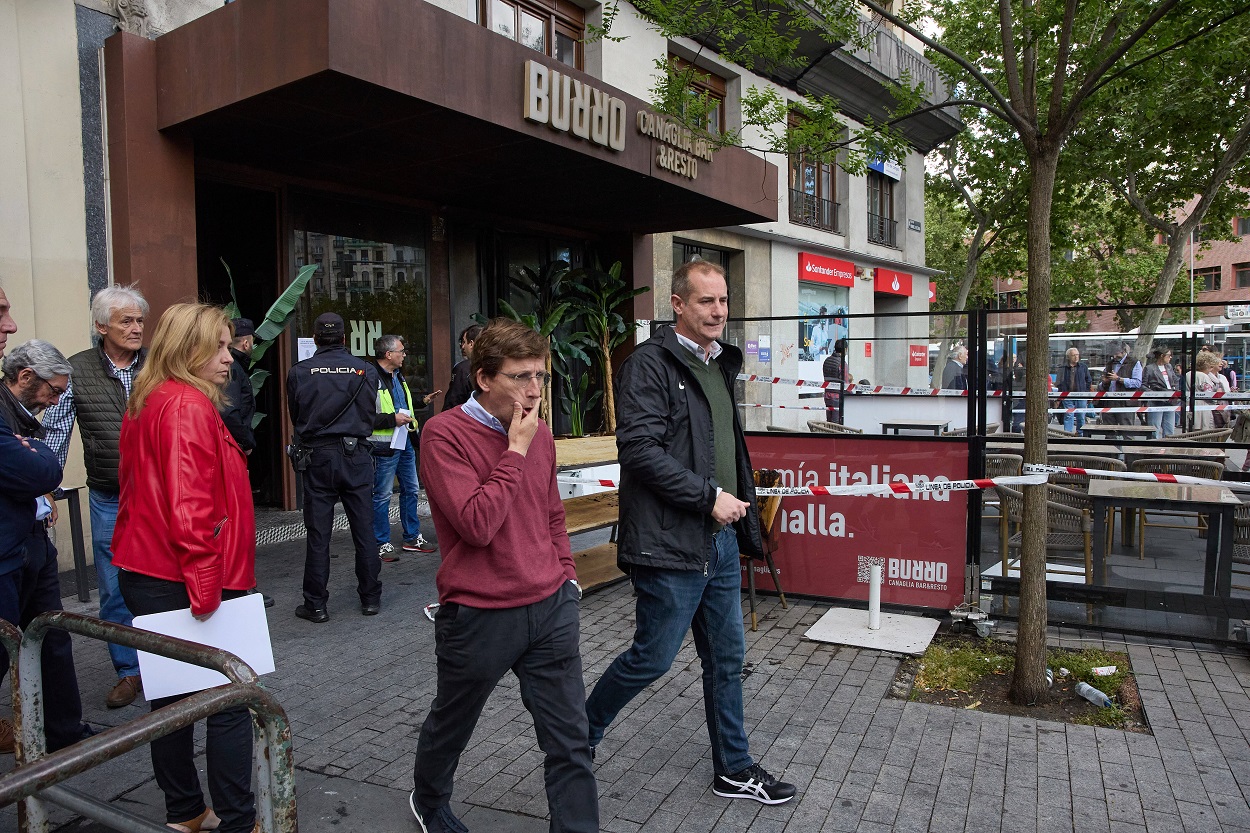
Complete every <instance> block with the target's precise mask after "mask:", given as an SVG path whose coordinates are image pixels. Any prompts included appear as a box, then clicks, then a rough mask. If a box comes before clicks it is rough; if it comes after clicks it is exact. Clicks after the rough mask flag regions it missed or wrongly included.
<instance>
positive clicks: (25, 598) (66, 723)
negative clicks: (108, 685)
mask: <svg viewBox="0 0 1250 833" xmlns="http://www.w3.org/2000/svg"><path fill="white" fill-rule="evenodd" d="M0 298H3V293H0ZM69 371H70V366H69V362H68V361H66V360H65V357H64V356H63V355H61V351H59V350H57V349H56V348H55V347H53V346H52V345H51V344H49V343H48V342H46V341H38V340H34V341H28V342H26V343H25V344H20V345H18V346H17V347H15V348H13V349H12V350H10V351H9V354H8V356H6V357H5V359H4V362H3V383H0V430H2V431H4V433H5V435H6V436H7V437H8V439H10V440H12V439H13V436H12V435H14V434H16V435H18V436H20V437H24V438H27V440H41V439H42V438H43V426H42V425H40V423H39V420H38V419H36V418H35V417H36V415H37V414H38V413H39V412H40V411H42V410H43V409H45V408H47V407H48V406H50V405H55V404H56V403H57V400H58V399H60V398H61V396H62V394H64V393H65V389H66V387H67V386H68V385H69ZM5 425H7V426H8V427H7V428H5V427H3V426H5ZM43 452H44V454H45V455H46V456H47V458H48V459H49V460H55V458H54V457H53V456H52V452H51V451H50V450H48V449H47V448H43ZM6 453H7V454H11V456H12V458H13V459H12V460H11V461H10V462H12V463H17V464H19V465H23V466H24V465H27V464H29V460H28V459H27V456H26V455H24V454H18V453H16V449H14V450H13V451H11V452H9V451H6ZM55 479H56V481H57V482H59V481H60V467H59V466H57V467H56V477H55ZM31 503H33V504H34V506H35V512H34V513H33V515H31V514H26V513H22V519H23V520H24V522H25V523H24V527H25V528H24V529H23V528H22V526H23V525H22V524H19V525H18V526H17V527H16V528H14V529H13V531H12V532H13V534H12V536H9V535H4V536H0V537H3V538H4V540H3V541H2V542H0V619H7V620H8V621H10V622H12V623H13V624H15V625H17V626H18V627H21V628H25V627H26V626H27V625H29V624H30V623H31V622H32V621H33V620H34V618H35V617H36V616H38V615H39V614H41V613H46V612H48V611H51V610H62V609H63V608H62V607H61V579H60V574H59V572H58V564H57V552H56V547H55V546H54V545H53V544H52V540H51V538H50V537H49V536H48V529H49V528H50V527H51V526H52V525H53V524H54V523H56V504H55V503H54V502H53V501H52V500H51V498H50V497H49V496H48V495H42V496H40V497H38V498H36V499H35V500H34V501H31ZM0 505H2V504H0ZM27 505H28V506H29V503H28V504H27ZM5 520H6V521H10V520H12V519H10V518H6V519H5ZM19 542H20V543H19ZM14 544H17V547H16V549H15V548H14V546H13V545H14ZM0 661H3V662H4V666H3V668H2V669H0V676H3V671H7V670H8V661H7V659H6V658H4V656H3V651H0ZM41 667H42V669H43V696H44V700H43V702H44V733H45V736H46V739H47V745H48V751H50V752H54V751H56V750H57V749H62V748H64V747H66V746H69V745H70V744H71V743H75V742H77V741H79V740H81V739H82V738H84V737H89V736H91V735H93V734H95V733H94V732H93V731H92V730H91V729H89V728H88V727H87V726H85V725H84V724H83V722H82V700H81V699H80V697H79V693H78V677H77V675H76V673H75V671H74V651H73V647H72V646H71V644H70V637H69V634H68V633H67V632H65V631H63V630H60V629H58V628H53V629H52V630H49V631H48V632H47V634H46V636H45V637H44V640H43V656H42V663H41ZM14 746H15V738H14V732H13V724H12V723H11V722H9V721H8V720H0V753H11V752H13V750H14Z"/></svg>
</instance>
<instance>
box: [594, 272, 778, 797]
mask: <svg viewBox="0 0 1250 833" xmlns="http://www.w3.org/2000/svg"><path fill="white" fill-rule="evenodd" d="M672 304H673V311H674V313H675V314H676V318H677V324H676V327H675V328H667V327H666V328H665V329H663V330H661V331H660V332H659V333H658V334H656V335H655V336H652V337H651V338H650V339H649V340H648V341H647V342H645V343H644V344H642V345H640V346H639V347H638V349H637V350H635V351H634V354H633V355H632V356H630V357H629V359H628V360H627V361H626V362H625V364H624V365H623V366H622V367H621V372H620V375H619V376H618V388H617V389H618V393H617V397H616V410H617V428H616V444H617V450H618V456H619V459H620V464H621V490H620V520H621V523H620V537H619V540H618V542H617V553H618V559H619V562H620V565H621V568H622V569H623V570H625V571H626V572H627V573H629V574H630V576H631V577H632V579H633V582H634V589H635V591H636V594H637V598H638V602H637V630H636V632H635V635H634V643H633V645H631V646H630V648H629V649H628V650H627V651H625V653H623V654H621V655H620V656H619V657H617V658H616V660H615V661H613V663H612V665H611V666H609V668H608V670H607V671H606V672H605V673H604V675H603V677H601V678H600V680H599V683H598V685H596V686H595V690H594V691H593V692H592V693H591V695H590V698H589V699H588V700H587V702H586V713H587V717H588V718H589V722H590V745H591V748H592V749H593V748H594V747H595V746H597V745H598V743H599V741H600V740H602V739H603V733H604V731H605V730H606V729H607V727H608V725H609V724H610V723H611V722H612V720H613V719H614V718H615V717H616V715H617V714H618V713H619V712H620V710H621V709H622V708H623V707H624V706H625V705H626V704H627V703H628V702H629V701H630V700H632V699H633V698H634V696H635V695H637V694H638V693H639V692H641V691H642V690H643V689H645V688H646V687H647V686H648V685H650V684H651V683H652V682H654V681H655V680H656V679H658V678H659V677H660V676H662V675H663V674H664V673H665V672H666V671H668V669H669V668H670V667H671V666H672V664H673V659H674V658H675V657H676V656H677V651H678V649H679V648H680V647H681V644H682V641H683V640H684V639H685V636H686V632H687V631H689V630H691V629H693V631H694V644H695V648H696V650H697V651H698V653H699V658H700V660H701V661H702V663H703V703H704V709H705V712H706V716H707V727H708V735H709V737H710V739H711V747H712V767H713V770H714V771H715V777H714V780H713V782H712V790H713V792H715V793H716V794H717V795H719V796H724V797H726V798H750V799H753V800H755V801H759V802H761V803H764V804H781V803H783V802H785V801H789V800H790V799H792V798H793V797H794V794H795V789H794V785H792V784H786V783H783V782H780V781H778V780H777V779H775V778H773V777H772V776H771V775H769V774H768V773H767V772H766V771H765V770H764V768H763V767H761V766H760V765H759V764H757V763H755V761H754V760H753V759H752V758H751V755H750V753H749V752H748V750H747V735H746V726H745V720H744V717H743V706H742V664H743V657H744V654H745V651H746V642H745V637H744V634H743V627H742V596H741V587H742V573H741V569H740V567H739V563H738V553H739V552H745V553H749V554H753V555H758V554H760V553H762V552H763V541H762V539H761V536H760V524H759V513H758V512H757V510H756V506H755V486H754V479H753V477H752V473H751V460H750V457H749V456H748V454H747V448H746V441H745V440H744V438H743V435H742V425H741V423H740V421H739V419H738V412H737V407H736V406H735V403H734V401H733V388H734V379H735V377H736V376H737V374H738V371H739V370H741V369H742V352H741V351H740V350H739V349H738V348H737V347H734V346H733V345H730V344H726V343H724V342H721V341H719V340H718V339H719V338H720V336H721V334H722V332H723V331H724V329H725V321H726V319H727V317H728V314H729V306H728V289H727V285H726V282H725V273H724V270H722V269H721V268H720V267H719V266H717V265H715V264H712V263H708V262H706V261H693V262H691V263H687V264H685V265H683V266H682V267H681V268H679V269H678V270H677V271H676V272H675V273H674V274H673V296H672Z"/></svg>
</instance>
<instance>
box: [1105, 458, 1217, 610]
mask: <svg viewBox="0 0 1250 833" xmlns="http://www.w3.org/2000/svg"><path fill="white" fill-rule="evenodd" d="M1089 497H1090V501H1091V502H1092V504H1093V512H1094V517H1093V521H1094V532H1093V541H1092V544H1093V549H1094V553H1093V555H1094V559H1093V560H1094V576H1095V577H1096V580H1098V579H1102V577H1103V575H1104V572H1105V569H1106V551H1105V548H1104V547H1105V535H1106V518H1107V510H1108V509H1110V508H1111V507H1113V506H1120V507H1124V508H1128V509H1142V510H1150V509H1179V510H1181V511H1191V512H1199V513H1202V514H1205V515H1206V516H1207V530H1208V531H1207V560H1206V568H1205V571H1204V575H1203V582H1202V592H1203V594H1204V595H1207V596H1224V597H1227V596H1228V595H1229V594H1230V592H1231V585H1232V575H1233V523H1234V521H1233V515H1234V512H1235V510H1236V509H1237V507H1238V506H1241V500H1240V499H1238V497H1237V496H1236V495H1234V494H1233V493H1232V492H1231V491H1229V490H1228V489H1226V488H1225V487H1223V486H1187V485H1183V484H1179V483H1153V482H1150V481H1133V480H1091V481H1090V483H1089ZM1129 532H1130V531H1129V530H1127V529H1126V530H1125V533H1126V534H1125V543H1126V544H1129V545H1131V544H1132V543H1133V542H1132V540H1131V535H1130V534H1129Z"/></svg>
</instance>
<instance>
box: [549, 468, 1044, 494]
mask: <svg viewBox="0 0 1250 833" xmlns="http://www.w3.org/2000/svg"><path fill="white" fill-rule="evenodd" d="M1046 479H1047V477H1046V475H1045V474H1026V475H1017V476H1015V477H985V478H980V479H977V480H930V481H926V482H921V483H876V484H863V485H858V486H774V487H764V486H761V487H758V488H757V489H756V490H755V494H756V495H757V496H758V497H774V496H780V497H791V496H794V495H891V494H914V493H916V492H970V491H976V490H980V489H992V488H994V486H995V485H996V484H997V485H1000V486H1040V485H1041V484H1043V483H1045V482H1046ZM556 480H557V481H558V482H560V483H586V484H592V485H595V486H605V487H607V488H611V489H615V488H617V487H619V486H620V485H621V484H620V481H618V480H596V479H593V478H583V477H559V476H557V477H556Z"/></svg>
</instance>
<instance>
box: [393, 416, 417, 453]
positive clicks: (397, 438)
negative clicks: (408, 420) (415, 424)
mask: <svg viewBox="0 0 1250 833" xmlns="http://www.w3.org/2000/svg"><path fill="white" fill-rule="evenodd" d="M395 413H397V414H406V415H407V416H409V417H411V416H412V411H410V410H408V409H407V408H400V409H399V410H398V411H396V412H395ZM407 447H408V426H407V425H396V426H395V433H393V434H391V448H393V449H395V450H396V451H403V450H404V449H405V448H407Z"/></svg>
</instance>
